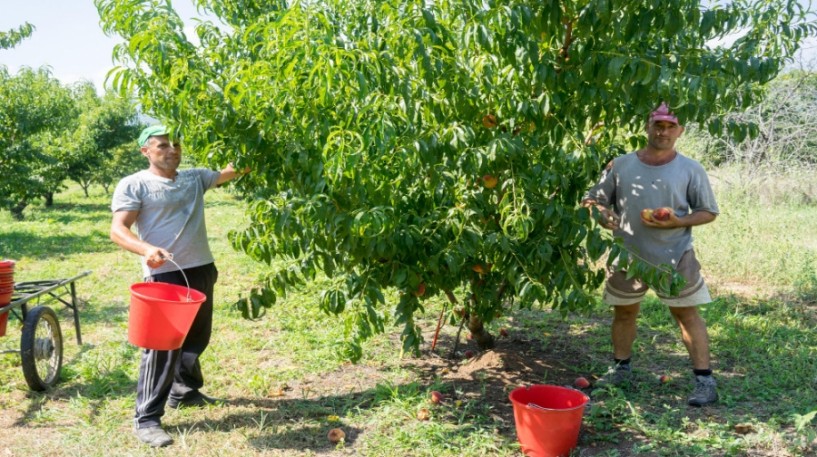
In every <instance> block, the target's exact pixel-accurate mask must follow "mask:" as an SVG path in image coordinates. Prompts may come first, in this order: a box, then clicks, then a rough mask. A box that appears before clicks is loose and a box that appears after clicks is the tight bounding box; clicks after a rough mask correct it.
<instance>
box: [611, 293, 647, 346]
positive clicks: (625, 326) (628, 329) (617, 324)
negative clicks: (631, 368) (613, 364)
mask: <svg viewBox="0 0 817 457" xmlns="http://www.w3.org/2000/svg"><path fill="white" fill-rule="evenodd" d="M613 309H614V315H613V331H612V335H613V357H614V358H615V359H616V360H628V359H629V358H630V356H632V354H633V343H634V342H635V336H636V331H637V326H636V322H637V320H638V313H639V311H640V310H641V302H638V303H634V304H632V305H617V306H614V307H613Z"/></svg>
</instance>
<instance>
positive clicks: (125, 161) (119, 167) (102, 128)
mask: <svg viewBox="0 0 817 457" xmlns="http://www.w3.org/2000/svg"><path fill="white" fill-rule="evenodd" d="M78 103H79V104H80V106H81V114H80V115H79V116H78V118H77V121H76V127H75V130H73V131H71V132H69V135H68V136H69V139H68V141H70V144H71V145H70V148H66V149H65V153H66V156H65V158H64V163H65V164H66V165H67V169H68V175H67V177H68V178H69V179H71V180H73V181H75V182H77V183H78V184H80V186H82V188H83V189H84V190H85V192H86V194H87V192H88V187H89V186H90V185H91V184H92V183H97V184H101V185H102V186H103V187H105V188H106V189H108V188H109V187H110V186H111V185H112V184H114V183H115V182H116V181H118V180H119V179H120V178H122V177H123V176H126V175H128V174H130V173H133V172H135V171H137V170H138V169H140V168H143V167H144V165H145V159H144V157H143V156H142V155H141V154H140V153H139V146H138V145H137V144H136V140H135V138H136V137H137V136H138V135H139V132H140V131H141V129H142V128H143V127H144V126H143V125H142V124H141V123H139V122H138V120H137V112H136V108H135V106H134V105H133V103H132V101H131V99H130V98H128V97H120V96H118V95H117V94H115V93H113V92H108V93H106V94H105V95H104V96H103V97H98V96H97V95H96V92H95V91H94V90H93V86H90V87H89V88H88V90H87V91H86V93H85V95H84V96H81V97H79V98H78Z"/></svg>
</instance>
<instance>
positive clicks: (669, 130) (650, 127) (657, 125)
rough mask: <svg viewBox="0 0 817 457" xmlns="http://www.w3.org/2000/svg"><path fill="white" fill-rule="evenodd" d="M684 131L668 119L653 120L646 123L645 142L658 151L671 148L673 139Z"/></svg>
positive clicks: (672, 147)
mask: <svg viewBox="0 0 817 457" xmlns="http://www.w3.org/2000/svg"><path fill="white" fill-rule="evenodd" d="M682 133H684V128H683V127H681V126H680V125H678V124H675V123H673V122H669V121H655V122H650V123H649V124H647V143H648V144H649V145H650V146H651V147H652V148H653V149H658V150H659V151H666V150H672V149H674V148H675V141H676V140H678V138H679V137H680V136H681V134H682Z"/></svg>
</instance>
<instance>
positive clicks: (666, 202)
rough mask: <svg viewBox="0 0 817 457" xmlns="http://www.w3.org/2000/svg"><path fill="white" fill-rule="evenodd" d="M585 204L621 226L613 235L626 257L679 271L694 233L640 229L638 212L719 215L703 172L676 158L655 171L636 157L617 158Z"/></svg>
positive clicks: (689, 161) (685, 229) (694, 163)
mask: <svg viewBox="0 0 817 457" xmlns="http://www.w3.org/2000/svg"><path fill="white" fill-rule="evenodd" d="M585 198H591V199H593V200H596V201H597V202H599V203H601V204H602V205H605V206H607V207H608V208H611V209H612V210H613V211H615V212H616V214H618V215H619V217H620V218H621V225H620V226H619V228H618V229H616V230H614V231H613V235H615V236H618V237H621V238H622V239H623V240H624V245H625V246H626V247H627V249H628V250H629V251H630V252H632V253H633V254H635V255H637V256H639V257H641V258H642V259H644V260H646V261H648V262H650V263H652V264H654V265H660V264H662V263H663V264H669V265H672V266H677V264H678V261H679V260H680V259H681V256H682V255H683V254H684V252H686V251H687V250H689V249H691V248H692V227H681V228H674V229H658V228H652V227H648V226H646V225H644V224H643V223H641V210H643V209H645V208H651V209H655V208H660V207H663V206H667V207H670V208H672V209H673V210H674V211H675V214H676V215H677V216H678V217H682V216H686V215H687V214H690V213H693V212H696V211H708V212H710V213H713V214H718V213H719V210H718V204H717V203H716V202H715V194H714V193H713V192H712V187H711V186H710V185H709V178H708V177H707V175H706V171H704V168H703V167H702V166H701V164H700V163H698V162H697V161H695V160H693V159H690V158H688V157H685V156H683V155H681V154H680V153H678V154H677V155H676V156H675V158H674V159H673V160H672V161H671V162H669V163H666V164H664V165H659V166H653V165H647V164H645V163H644V162H642V161H641V160H639V159H638V156H637V155H636V154H635V153H634V152H631V153H629V154H625V155H623V156H620V157H616V158H615V159H614V160H613V162H612V167H610V166H608V168H607V169H606V170H605V171H604V173H603V174H602V177H601V180H600V181H599V183H598V184H596V185H595V186H593V187H592V188H591V189H590V190H589V191H588V192H587V194H586V195H585Z"/></svg>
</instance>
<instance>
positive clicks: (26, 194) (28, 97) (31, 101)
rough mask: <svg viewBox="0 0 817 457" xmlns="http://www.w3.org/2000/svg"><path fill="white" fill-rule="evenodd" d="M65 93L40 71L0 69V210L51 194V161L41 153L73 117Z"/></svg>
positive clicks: (49, 75)
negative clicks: (49, 139) (11, 72)
mask: <svg viewBox="0 0 817 457" xmlns="http://www.w3.org/2000/svg"><path fill="white" fill-rule="evenodd" d="M73 109H74V105H73V100H72V98H71V94H70V92H69V91H68V89H66V88H65V87H63V86H62V85H60V83H59V81H57V80H56V79H55V78H53V77H52V76H51V74H50V73H49V72H48V70H46V69H42V68H41V69H39V70H32V69H30V68H23V69H22V70H20V71H19V72H18V73H17V74H16V75H10V74H9V73H8V72H7V71H6V70H5V69H4V68H0V176H3V179H2V180H0V207H3V208H9V207H11V206H13V205H15V204H18V203H20V202H25V201H29V200H32V199H36V198H38V197H40V196H42V195H44V194H45V193H47V192H49V191H53V190H54V189H53V184H52V183H51V182H50V181H51V179H49V177H50V176H52V175H53V174H55V173H58V171H55V168H57V169H58V168H59V164H57V163H56V162H57V161H56V160H55V159H54V158H53V157H52V156H50V155H49V154H48V153H47V151H46V150H45V148H46V145H47V144H48V143H49V141H48V138H49V137H51V136H56V135H59V132H61V131H62V130H63V129H65V128H67V127H68V126H69V124H70V119H71V116H72V114H73Z"/></svg>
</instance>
